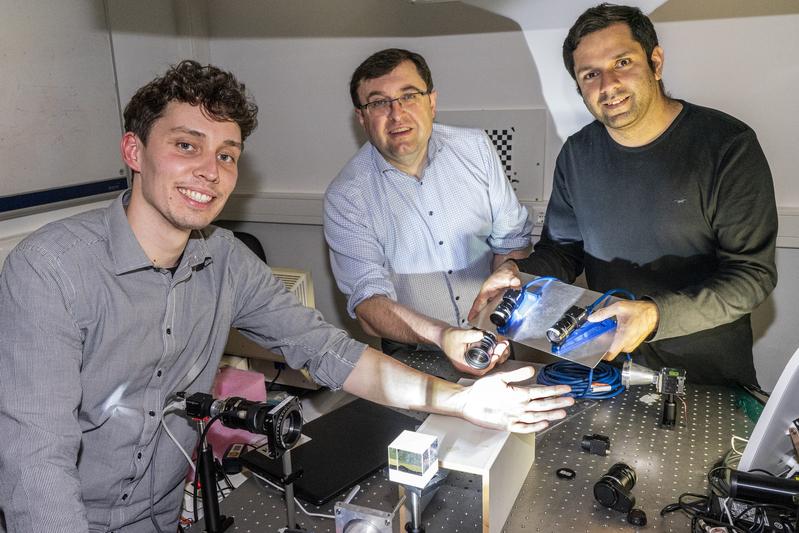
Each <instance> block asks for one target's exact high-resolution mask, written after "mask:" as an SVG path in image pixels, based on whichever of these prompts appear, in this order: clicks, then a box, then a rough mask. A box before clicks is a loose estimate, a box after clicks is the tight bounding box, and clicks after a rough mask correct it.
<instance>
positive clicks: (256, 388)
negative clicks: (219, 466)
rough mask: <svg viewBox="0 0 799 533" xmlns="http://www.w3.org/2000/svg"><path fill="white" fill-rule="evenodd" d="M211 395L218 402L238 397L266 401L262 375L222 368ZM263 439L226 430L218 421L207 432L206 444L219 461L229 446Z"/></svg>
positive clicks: (247, 433)
mask: <svg viewBox="0 0 799 533" xmlns="http://www.w3.org/2000/svg"><path fill="white" fill-rule="evenodd" d="M211 394H213V396H214V398H217V399H220V400H221V399H225V398H230V397H231V396H239V397H241V398H245V399H247V400H250V401H253V402H264V401H266V386H265V384H264V375H263V374H261V373H260V372H252V371H249V370H239V369H237V368H232V367H223V368H221V369H220V370H219V372H218V373H217V375H216V378H215V379H214V386H213V389H212V390H211ZM263 438H264V436H263V435H257V434H254V433H250V432H249V431H245V430H243V429H231V428H227V427H225V426H223V425H222V423H221V422H219V421H216V422H214V425H213V426H211V429H209V430H208V436H207V439H208V442H209V443H210V444H211V446H213V448H214V457H216V458H217V459H219V460H220V461H221V460H222V456H223V455H224V453H225V450H227V449H228V446H230V445H231V444H235V443H237V442H243V443H247V444H252V443H253V442H255V441H257V440H260V439H263Z"/></svg>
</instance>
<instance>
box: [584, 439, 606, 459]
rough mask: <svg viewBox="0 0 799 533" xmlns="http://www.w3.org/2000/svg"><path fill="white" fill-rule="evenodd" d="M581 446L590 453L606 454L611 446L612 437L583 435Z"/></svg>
mask: <svg viewBox="0 0 799 533" xmlns="http://www.w3.org/2000/svg"><path fill="white" fill-rule="evenodd" d="M580 446H581V447H582V448H583V450H585V451H587V452H588V453H592V454H594V455H602V456H605V455H607V454H608V449H609V448H610V438H609V437H606V436H605V435H596V434H594V435H583V440H582V441H581V442H580Z"/></svg>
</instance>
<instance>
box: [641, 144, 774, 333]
mask: <svg viewBox="0 0 799 533" xmlns="http://www.w3.org/2000/svg"><path fill="white" fill-rule="evenodd" d="M719 161H720V162H719V165H718V171H717V175H716V179H715V181H714V184H715V187H714V188H713V190H712V191H710V194H709V199H708V209H707V218H708V223H709V224H710V225H711V227H712V228H713V232H714V233H715V236H716V240H717V252H716V257H717V259H718V267H717V269H716V271H715V273H714V274H713V275H712V276H711V277H709V278H707V279H706V280H704V281H703V282H702V283H701V284H697V285H693V286H688V287H685V288H684V289H681V290H679V291H676V292H669V293H663V294H651V295H647V297H648V298H649V299H651V300H653V301H654V302H655V303H656V304H657V306H658V311H659V313H660V322H659V325H658V329H657V333H656V335H655V336H654V337H653V339H652V340H660V339H667V338H670V337H677V336H682V335H688V334H690V333H695V332H697V331H701V330H705V329H709V328H713V327H716V326H719V325H721V324H726V323H729V322H732V321H734V320H736V319H738V318H740V317H741V316H743V315H745V314H747V313H750V312H752V310H753V309H754V308H755V307H757V305H758V304H760V303H761V302H762V301H763V300H765V299H766V297H767V296H768V295H769V293H770V292H771V291H772V290H773V289H774V287H775V286H776V283H777V268H776V264H775V261H774V254H775V248H776V240H777V208H776V203H775V200H774V185H773V183H772V178H771V171H770V170H769V166H768V162H767V161H766V157H765V155H764V154H763V150H762V149H761V147H760V144H759V143H758V141H757V137H756V136H755V133H754V132H753V131H752V130H746V131H744V132H742V133H741V134H739V135H738V136H736V137H735V138H734V139H733V140H732V141H731V142H730V144H729V146H728V147H727V149H726V150H725V151H724V153H723V154H722V156H721V158H720V160H719Z"/></svg>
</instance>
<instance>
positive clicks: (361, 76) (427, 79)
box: [350, 48, 433, 107]
mask: <svg viewBox="0 0 799 533" xmlns="http://www.w3.org/2000/svg"><path fill="white" fill-rule="evenodd" d="M403 61H411V62H412V63H413V64H414V65H416V71H417V72H418V73H419V77H420V78H422V81H424V83H425V85H427V89H426V90H427V91H428V92H429V91H432V90H433V76H432V75H431V74H430V67H428V66H427V61H425V60H424V58H423V57H422V56H420V55H419V54H417V53H416V52H409V51H408V50H403V49H401V48H387V49H386V50H381V51H379V52H376V53H374V54H372V55H370V56H369V57H367V58H366V60H365V61H364V62H363V63H361V64H360V66H358V68H356V69H355V72H353V73H352V79H351V80H350V97H351V98H352V105H354V106H355V107H360V105H361V102H360V100H359V99H358V86H359V85H360V84H361V82H362V81H365V80H373V79H375V78H379V77H381V76H385V75H386V74H388V73H389V72H391V71H392V70H394V69H395V68H397V66H399V64H400V63H402V62H403Z"/></svg>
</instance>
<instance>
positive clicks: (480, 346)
mask: <svg viewBox="0 0 799 533" xmlns="http://www.w3.org/2000/svg"><path fill="white" fill-rule="evenodd" d="M492 316H493V315H492ZM496 345H497V337H496V335H494V334H493V333H491V332H490V331H484V332H483V338H482V339H481V340H480V342H479V343H476V344H475V345H473V346H472V347H471V348H469V349H468V350H467V351H466V355H465V356H464V359H466V363H467V364H468V365H469V366H470V367H472V368H476V369H477V370H482V369H484V368H486V367H487V366H488V365H489V363H491V353H492V352H493V351H494V347H495V346H496Z"/></svg>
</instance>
